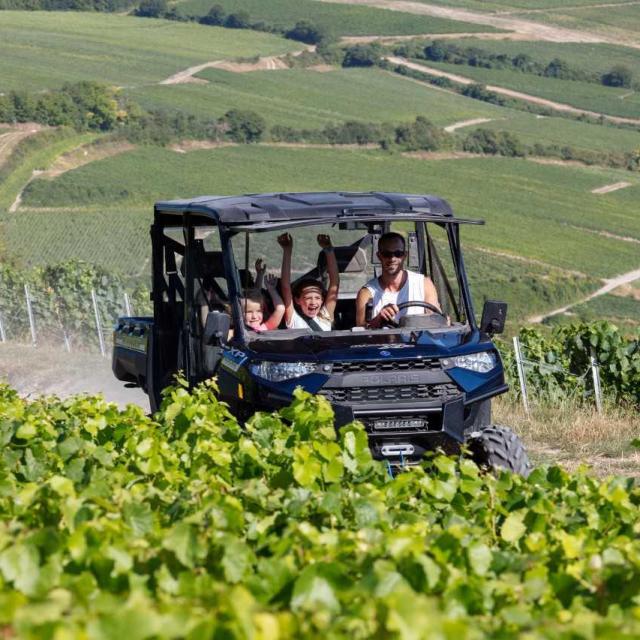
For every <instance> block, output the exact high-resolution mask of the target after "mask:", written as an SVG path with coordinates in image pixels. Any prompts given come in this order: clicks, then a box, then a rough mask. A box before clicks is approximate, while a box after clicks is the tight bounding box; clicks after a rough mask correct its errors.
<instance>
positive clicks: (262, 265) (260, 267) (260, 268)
mask: <svg viewBox="0 0 640 640" xmlns="http://www.w3.org/2000/svg"><path fill="white" fill-rule="evenodd" d="M266 270H267V264H266V262H265V261H264V260H263V259H262V258H258V259H257V260H256V275H257V276H259V275H260V274H261V273H264V272H265V271H266Z"/></svg>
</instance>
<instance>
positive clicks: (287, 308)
mask: <svg viewBox="0 0 640 640" xmlns="http://www.w3.org/2000/svg"><path fill="white" fill-rule="evenodd" d="M278 244H279V245H280V246H281V247H282V270H281V272H280V289H281V290H282V300H283V302H284V319H285V322H286V323H287V325H288V324H289V323H290V322H291V318H293V297H292V296H291V254H292V253H293V238H292V237H291V235H290V234H288V233H283V234H282V235H279V236H278Z"/></svg>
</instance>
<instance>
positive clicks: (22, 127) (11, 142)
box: [0, 122, 45, 166]
mask: <svg viewBox="0 0 640 640" xmlns="http://www.w3.org/2000/svg"><path fill="white" fill-rule="evenodd" d="M44 128H45V127H43V126H42V125H41V124H37V123H35V122H24V123H21V124H16V125H11V131H7V132H6V133H2V134H0V166H2V165H3V164H4V163H5V162H6V161H7V160H8V159H9V156H10V155H11V153H12V152H13V150H14V149H15V148H16V146H17V145H18V143H19V142H20V141H21V140H24V139H25V138H28V137H29V136H32V135H33V134H34V133H38V132H39V131H42V129H44Z"/></svg>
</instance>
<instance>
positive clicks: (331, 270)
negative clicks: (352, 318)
mask: <svg viewBox="0 0 640 640" xmlns="http://www.w3.org/2000/svg"><path fill="white" fill-rule="evenodd" d="M318 244H319V245H320V246H321V247H322V248H323V249H324V255H325V258H326V259H327V272H328V274H329V289H328V290H327V297H326V298H325V299H324V306H325V307H326V309H327V311H328V312H329V315H330V316H331V317H332V318H333V313H334V311H335V310H336V304H337V302H338V292H339V290H340V271H339V270H338V261H337V260H336V254H335V253H334V252H333V245H332V244H331V238H330V237H329V236H328V235H325V234H323V233H321V234H319V235H318Z"/></svg>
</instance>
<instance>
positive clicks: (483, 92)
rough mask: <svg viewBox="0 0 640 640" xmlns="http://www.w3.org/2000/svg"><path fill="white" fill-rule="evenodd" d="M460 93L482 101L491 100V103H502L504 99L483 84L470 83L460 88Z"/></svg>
mask: <svg viewBox="0 0 640 640" xmlns="http://www.w3.org/2000/svg"><path fill="white" fill-rule="evenodd" d="M462 95H463V96H467V98H474V99H475V100H483V101H484V102H491V103H492V104H497V105H500V106H502V105H504V104H505V99H504V98H503V97H502V96H500V95H498V94H497V93H495V92H494V91H489V90H488V89H487V88H486V87H485V86H484V85H483V84H470V85H467V86H466V87H465V88H464V89H463V90H462Z"/></svg>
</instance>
